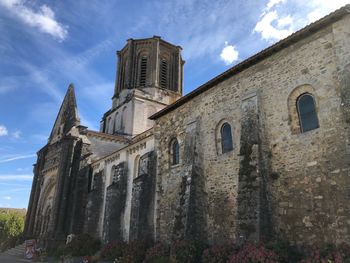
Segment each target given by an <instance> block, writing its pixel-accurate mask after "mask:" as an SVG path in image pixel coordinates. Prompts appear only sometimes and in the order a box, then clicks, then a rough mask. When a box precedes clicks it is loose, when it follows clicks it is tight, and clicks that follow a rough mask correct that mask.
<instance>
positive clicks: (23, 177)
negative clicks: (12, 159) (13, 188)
mask: <svg viewBox="0 0 350 263" xmlns="http://www.w3.org/2000/svg"><path fill="white" fill-rule="evenodd" d="M31 180H33V175H32V174H0V181H31Z"/></svg>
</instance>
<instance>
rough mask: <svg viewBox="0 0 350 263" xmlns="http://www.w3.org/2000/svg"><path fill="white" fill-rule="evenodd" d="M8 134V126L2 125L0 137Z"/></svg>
mask: <svg viewBox="0 0 350 263" xmlns="http://www.w3.org/2000/svg"><path fill="white" fill-rule="evenodd" d="M7 134H8V131H7V128H6V127H5V126H4V125H0V137H1V136H6V135H7Z"/></svg>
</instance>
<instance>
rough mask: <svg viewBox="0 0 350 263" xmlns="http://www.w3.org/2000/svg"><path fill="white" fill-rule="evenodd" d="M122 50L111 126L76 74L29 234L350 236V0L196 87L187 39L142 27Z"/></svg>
mask: <svg viewBox="0 0 350 263" xmlns="http://www.w3.org/2000/svg"><path fill="white" fill-rule="evenodd" d="M117 57H118V67H117V72H116V82H115V88H114V94H113V98H112V105H111V108H110V109H109V110H108V111H107V112H106V113H105V114H104V115H103V117H102V120H101V123H100V131H92V130H89V129H88V128H87V127H85V126H83V125H82V124H81V122H80V120H79V115H78V111H77V105H76V99H75V95H74V87H73V85H70V86H69V88H68V91H67V93H66V96H65V98H64V100H63V103H62V106H61V108H60V110H59V113H58V116H57V118H56V121H55V123H54V126H53V129H52V132H51V134H50V137H49V139H48V142H47V144H46V145H45V146H44V147H43V148H42V149H40V150H39V151H38V153H37V155H38V158H37V162H36V164H35V166H34V180H33V185H32V191H31V195H30V202H29V207H28V214H27V219H26V224H25V236H26V237H36V238H38V239H39V240H40V241H41V242H42V243H43V244H46V245H47V244H57V243H59V242H64V241H65V240H66V238H67V235H69V234H80V233H89V234H90V235H92V236H94V237H96V238H99V239H101V240H102V241H103V242H105V243H107V242H110V241H113V240H125V241H130V240H135V239H150V240H154V241H162V242H171V241H172V240H175V239H183V238H188V239H200V240H204V241H206V242H209V243H215V242H221V241H224V240H229V239H230V240H231V239H234V240H256V241H259V240H264V239H271V238H283V239H286V240H289V241H290V242H292V243H293V244H324V243H329V242H332V243H341V242H349V240H350V202H349V198H350V6H349V5H347V6H345V7H343V8H341V9H339V10H337V11H335V12H333V13H332V14H330V15H328V16H326V17H324V18H322V19H320V20H318V21H317V22H315V23H312V24H310V25H309V26H307V27H305V28H303V29H301V30H299V31H297V32H296V33H294V34H292V35H290V36H289V37H287V38H286V39H283V40H281V41H279V42H278V43H276V44H274V45H272V46H270V47H268V48H266V49H265V50H262V51H261V52H259V53H257V54H256V55H254V56H252V57H250V58H248V59H246V60H244V61H242V62H240V63H239V64H237V65H235V66H233V67H232V68H230V69H228V70H227V71H225V72H223V73H222V74H220V75H218V76H216V77H215V78H213V79H211V80H209V81H208V82H207V83H204V84H203V85H201V86H200V87H198V88H197V89H195V90H193V91H192V92H190V93H188V94H187V95H185V96H182V90H183V66H184V61H183V59H182V57H181V47H179V46H176V45H173V44H171V43H168V42H166V41H164V40H163V39H161V38H160V37H158V36H154V37H152V38H147V39H129V40H128V41H127V44H126V45H125V46H124V48H123V49H121V50H120V51H118V52H117Z"/></svg>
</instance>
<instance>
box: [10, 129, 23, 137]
mask: <svg viewBox="0 0 350 263" xmlns="http://www.w3.org/2000/svg"><path fill="white" fill-rule="evenodd" d="M21 134H22V132H21V131H18V130H17V131H15V132H13V133H12V134H11V135H12V137H13V138H15V139H19V138H21Z"/></svg>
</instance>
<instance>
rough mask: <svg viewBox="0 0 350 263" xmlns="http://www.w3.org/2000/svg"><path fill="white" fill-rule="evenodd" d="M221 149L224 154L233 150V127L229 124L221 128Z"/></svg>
mask: <svg viewBox="0 0 350 263" xmlns="http://www.w3.org/2000/svg"><path fill="white" fill-rule="evenodd" d="M221 149H222V153H226V152H230V151H232V150H233V143H232V131H231V125H230V124H228V123H227V122H225V123H224V124H223V125H222V126H221Z"/></svg>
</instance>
